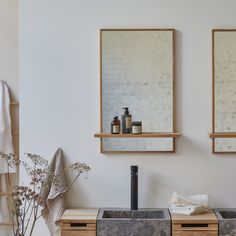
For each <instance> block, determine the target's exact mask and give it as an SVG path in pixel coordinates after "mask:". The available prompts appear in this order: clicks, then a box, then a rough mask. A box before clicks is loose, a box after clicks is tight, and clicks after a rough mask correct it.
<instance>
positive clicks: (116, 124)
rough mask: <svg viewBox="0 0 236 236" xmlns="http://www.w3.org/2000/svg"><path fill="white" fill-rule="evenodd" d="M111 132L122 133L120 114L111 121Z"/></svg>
mask: <svg viewBox="0 0 236 236" xmlns="http://www.w3.org/2000/svg"><path fill="white" fill-rule="evenodd" d="M111 133H112V134H119V133H120V120H119V119H118V116H115V117H114V119H113V121H112V122H111Z"/></svg>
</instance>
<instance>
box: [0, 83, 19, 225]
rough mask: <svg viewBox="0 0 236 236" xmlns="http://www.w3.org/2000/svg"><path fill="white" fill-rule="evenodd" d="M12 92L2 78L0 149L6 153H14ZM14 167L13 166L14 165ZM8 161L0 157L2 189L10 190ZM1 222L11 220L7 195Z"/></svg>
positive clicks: (1, 199)
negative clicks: (7, 174) (11, 109)
mask: <svg viewBox="0 0 236 236" xmlns="http://www.w3.org/2000/svg"><path fill="white" fill-rule="evenodd" d="M10 106H11V100H10V93H9V89H8V86H7V84H6V83H5V82H4V81H2V80H0V151H1V152H3V153H6V154H9V153H14V150H13V144H12V130H11V114H10ZM12 167H13V166H12ZM7 171H8V168H7V163H6V161H5V160H4V159H3V158H0V191H1V192H8V191H9V189H8V183H7V176H6V174H5V173H7ZM15 171H16V168H15V167H13V168H9V172H15ZM0 222H11V219H10V212H9V206H8V200H7V197H3V196H2V197H0Z"/></svg>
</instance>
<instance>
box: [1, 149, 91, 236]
mask: <svg viewBox="0 0 236 236" xmlns="http://www.w3.org/2000/svg"><path fill="white" fill-rule="evenodd" d="M26 156H27V159H28V160H30V164H29V163H28V162H26V161H21V160H18V158H16V156H15V155H14V154H5V153H1V152H0V157H2V158H4V159H5V160H6V162H7V164H8V173H7V175H8V185H9V190H10V203H11V204H10V206H11V209H10V210H11V213H12V214H11V215H12V226H13V233H14V236H26V235H29V236H32V235H33V230H34V227H35V224H36V221H37V220H38V219H39V218H40V217H41V214H40V208H41V207H42V206H43V205H44V204H45V203H44V202H43V200H42V197H41V193H42V189H43V188H45V187H47V186H45V178H46V177H48V176H50V177H51V178H52V182H53V184H54V186H57V185H58V186H59V185H60V182H59V181H58V178H57V176H56V175H54V173H50V168H49V163H48V161H47V159H45V158H43V157H41V156H39V155H36V154H31V153H26ZM13 165H15V166H23V168H24V169H25V171H26V173H27V174H28V175H29V177H30V182H29V186H19V185H16V186H12V183H11V178H10V169H11V168H12V167H13ZM66 169H67V170H69V171H72V172H73V173H74V177H73V180H72V182H71V183H70V184H69V185H68V187H67V189H66V191H68V190H69V189H70V187H71V186H72V185H73V184H74V182H75V181H76V180H77V179H78V177H79V176H80V174H82V173H87V172H88V171H90V167H89V166H87V165H86V164H84V163H79V162H76V163H74V164H70V165H68V166H67V167H66Z"/></svg>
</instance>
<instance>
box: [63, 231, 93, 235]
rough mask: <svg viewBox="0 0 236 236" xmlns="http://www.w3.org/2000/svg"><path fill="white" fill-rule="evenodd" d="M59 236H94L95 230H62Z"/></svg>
mask: <svg viewBox="0 0 236 236" xmlns="http://www.w3.org/2000/svg"><path fill="white" fill-rule="evenodd" d="M61 236H96V231H82V230H81V231H70V230H69V231H62V232H61Z"/></svg>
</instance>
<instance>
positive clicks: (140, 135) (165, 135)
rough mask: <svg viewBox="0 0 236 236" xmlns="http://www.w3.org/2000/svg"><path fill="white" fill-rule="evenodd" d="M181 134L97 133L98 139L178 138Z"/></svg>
mask: <svg viewBox="0 0 236 236" xmlns="http://www.w3.org/2000/svg"><path fill="white" fill-rule="evenodd" d="M180 135H181V134H180V133H168V132H166V133H161V132H144V133H142V134H110V133H96V134H94V137H96V138H178V137H180Z"/></svg>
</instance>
